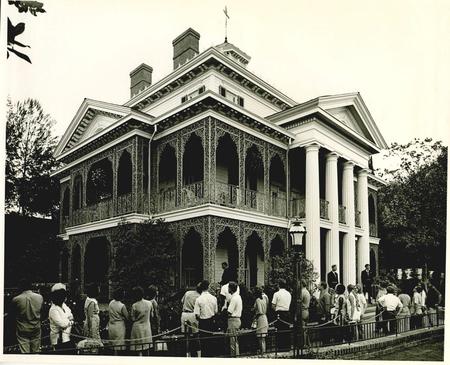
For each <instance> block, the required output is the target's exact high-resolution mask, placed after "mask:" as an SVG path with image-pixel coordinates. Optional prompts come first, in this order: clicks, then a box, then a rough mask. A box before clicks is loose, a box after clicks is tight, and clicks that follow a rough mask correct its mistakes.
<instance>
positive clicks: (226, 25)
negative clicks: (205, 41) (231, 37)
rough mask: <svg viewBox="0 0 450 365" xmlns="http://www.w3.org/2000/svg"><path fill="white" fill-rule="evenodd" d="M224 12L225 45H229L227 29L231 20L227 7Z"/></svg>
mask: <svg viewBox="0 0 450 365" xmlns="http://www.w3.org/2000/svg"><path fill="white" fill-rule="evenodd" d="M223 12H224V14H225V43H228V37H227V28H228V19H230V17H229V16H228V9H227V6H226V5H225V9H223Z"/></svg>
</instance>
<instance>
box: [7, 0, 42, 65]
mask: <svg viewBox="0 0 450 365" xmlns="http://www.w3.org/2000/svg"><path fill="white" fill-rule="evenodd" d="M8 4H9V5H14V6H15V7H16V8H17V9H18V11H19V13H27V12H30V13H31V14H33V15H34V16H36V15H37V13H45V10H44V7H43V6H44V4H43V3H41V2H38V1H27V0H8ZM24 31H25V23H18V24H16V25H13V24H12V23H11V20H10V19H9V18H8V43H7V51H6V54H7V57H8V58H9V52H11V53H13V54H15V55H16V56H18V57H20V58H22V59H23V60H25V61H27V62H29V63H31V60H30V57H28V56H27V55H26V54H25V53H22V52H20V51H18V50H17V49H15V48H14V47H15V46H19V47H23V48H30V46H27V45H25V44H23V43H21V42H19V41H17V40H16V37H17V36H18V35H20V34H22V33H23V32H24Z"/></svg>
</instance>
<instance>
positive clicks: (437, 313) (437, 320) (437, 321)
mask: <svg viewBox="0 0 450 365" xmlns="http://www.w3.org/2000/svg"><path fill="white" fill-rule="evenodd" d="M436 327H439V305H438V304H436Z"/></svg>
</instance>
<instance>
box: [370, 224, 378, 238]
mask: <svg viewBox="0 0 450 365" xmlns="http://www.w3.org/2000/svg"><path fill="white" fill-rule="evenodd" d="M369 234H370V236H371V237H378V229H377V225H376V224H375V223H369Z"/></svg>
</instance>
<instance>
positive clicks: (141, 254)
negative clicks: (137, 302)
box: [111, 220, 176, 293]
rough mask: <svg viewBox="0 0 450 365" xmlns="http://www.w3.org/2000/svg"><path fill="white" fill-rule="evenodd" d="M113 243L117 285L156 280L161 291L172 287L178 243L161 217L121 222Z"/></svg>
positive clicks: (163, 291)
mask: <svg viewBox="0 0 450 365" xmlns="http://www.w3.org/2000/svg"><path fill="white" fill-rule="evenodd" d="M113 246H114V247H115V254H114V269H113V271H112V273H111V280H112V282H113V285H114V286H116V287H121V288H125V289H131V288H132V287H134V286H136V285H141V286H142V287H144V288H145V287H148V286H149V285H150V284H155V285H157V286H158V288H159V290H160V291H161V293H168V292H170V291H171V290H172V289H173V284H172V282H173V280H172V274H173V273H172V271H171V268H173V267H175V265H176V245H175V239H174V237H173V235H172V233H171V232H170V231H169V229H168V227H167V224H166V223H164V222H163V221H162V220H148V221H146V222H144V223H141V224H136V225H130V224H124V225H120V226H119V228H118V232H117V234H116V235H115V237H114V238H113ZM131 263H132V264H131Z"/></svg>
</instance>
